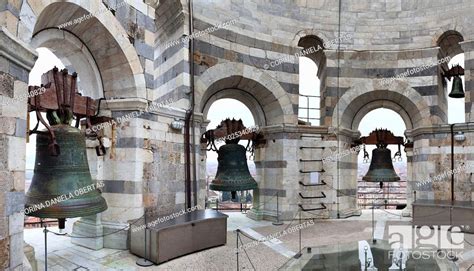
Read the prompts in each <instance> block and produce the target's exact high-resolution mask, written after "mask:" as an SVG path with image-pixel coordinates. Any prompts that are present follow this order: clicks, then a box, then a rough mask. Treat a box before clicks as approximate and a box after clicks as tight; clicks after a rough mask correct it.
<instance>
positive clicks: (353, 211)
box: [337, 208, 362, 219]
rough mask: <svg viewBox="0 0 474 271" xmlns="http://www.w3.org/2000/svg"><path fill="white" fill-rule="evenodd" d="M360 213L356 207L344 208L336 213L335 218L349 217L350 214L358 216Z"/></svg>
mask: <svg viewBox="0 0 474 271" xmlns="http://www.w3.org/2000/svg"><path fill="white" fill-rule="evenodd" d="M360 215H362V210H361V209H358V208H354V209H346V210H343V211H339V214H337V218H341V219H344V218H349V217H351V216H360Z"/></svg>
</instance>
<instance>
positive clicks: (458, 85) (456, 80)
mask: <svg viewBox="0 0 474 271" xmlns="http://www.w3.org/2000/svg"><path fill="white" fill-rule="evenodd" d="M449 97H451V98H464V89H463V86H462V79H461V77H459V75H456V76H454V77H453V88H452V89H451V92H450V93H449Z"/></svg>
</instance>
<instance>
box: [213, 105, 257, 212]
mask: <svg viewBox="0 0 474 271" xmlns="http://www.w3.org/2000/svg"><path fill="white" fill-rule="evenodd" d="M227 118H230V119H236V120H238V119H241V120H242V122H243V124H244V125H245V127H247V128H251V127H255V119H254V115H253V113H252V112H251V111H250V108H249V107H247V106H246V105H245V104H244V103H242V102H241V101H239V100H237V99H229V98H223V99H218V100H215V101H213V102H212V104H211V105H209V107H208V109H207V110H206V119H207V120H208V121H210V122H209V124H208V125H207V129H215V128H216V127H217V125H219V124H220V123H221V121H222V120H224V119H227ZM224 144H225V143H224V142H218V143H216V147H217V148H218V149H219V147H221V146H222V145H224ZM239 144H240V145H242V146H244V147H246V146H247V144H248V140H241V141H239ZM217 165H218V162H217V153H216V152H214V151H212V150H211V151H207V153H206V188H207V202H208V206H209V207H210V208H214V207H216V204H217V202H218V204H219V209H227V210H235V209H239V208H241V207H242V208H245V209H249V208H251V204H252V200H253V192H252V191H250V190H249V191H243V192H242V193H237V198H236V199H235V200H232V199H231V195H230V192H219V191H212V190H209V184H210V183H211V182H212V180H213V179H214V177H215V176H216V172H217ZM247 166H248V168H249V170H250V174H251V175H252V176H255V171H256V169H255V163H254V161H253V158H252V157H250V153H248V152H247ZM241 203H242V204H241Z"/></svg>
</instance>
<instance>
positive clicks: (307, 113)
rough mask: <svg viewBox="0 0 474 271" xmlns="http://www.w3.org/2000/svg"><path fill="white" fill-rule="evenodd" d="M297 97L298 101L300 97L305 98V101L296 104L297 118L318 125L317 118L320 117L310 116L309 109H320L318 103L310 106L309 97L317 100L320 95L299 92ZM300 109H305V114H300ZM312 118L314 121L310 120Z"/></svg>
mask: <svg viewBox="0 0 474 271" xmlns="http://www.w3.org/2000/svg"><path fill="white" fill-rule="evenodd" d="M299 97H300V99H299V100H298V101H300V100H301V98H303V99H306V102H305V103H301V102H300V103H299V106H298V119H299V120H302V121H305V122H308V123H310V124H311V125H312V126H316V125H319V120H320V119H321V118H320V117H311V116H310V112H311V110H320V108H319V105H318V107H311V106H310V99H312V98H313V99H316V100H319V99H320V98H321V96H317V95H304V94H299ZM302 104H304V105H305V106H303V105H302ZM302 110H306V116H300V112H301V111H302ZM318 113H319V114H318V115H320V113H321V112H318ZM312 120H314V122H312Z"/></svg>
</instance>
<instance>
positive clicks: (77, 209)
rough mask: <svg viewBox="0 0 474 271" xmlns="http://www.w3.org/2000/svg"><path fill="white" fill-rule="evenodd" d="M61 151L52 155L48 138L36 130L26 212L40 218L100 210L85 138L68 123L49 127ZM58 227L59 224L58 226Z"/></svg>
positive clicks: (102, 204) (100, 199) (101, 204)
mask: <svg viewBox="0 0 474 271" xmlns="http://www.w3.org/2000/svg"><path fill="white" fill-rule="evenodd" d="M51 129H52V130H53V131H54V134H55V136H56V140H57V143H58V145H59V146H60V148H61V152H60V154H59V155H58V156H52V155H51V152H50V148H49V147H48V145H50V137H49V136H48V134H47V133H44V132H41V133H38V135H37V138H36V160H35V169H34V175H33V180H32V182H31V186H30V188H29V190H28V193H27V195H26V209H25V210H26V211H25V214H27V215H29V216H34V217H40V218H58V219H59V221H60V224H61V222H62V223H64V219H65V218H71V217H83V216H89V215H93V214H97V213H100V212H103V211H105V210H106V209H107V203H106V202H105V199H104V198H103V197H102V196H101V193H100V191H99V190H98V189H97V185H95V184H94V182H93V181H92V177H91V174H90V171H89V165H88V163H87V154H86V143H85V137H84V135H83V134H82V133H81V131H80V130H79V129H77V128H75V127H72V126H70V125H67V124H59V125H53V126H51ZM60 226H61V225H60Z"/></svg>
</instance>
